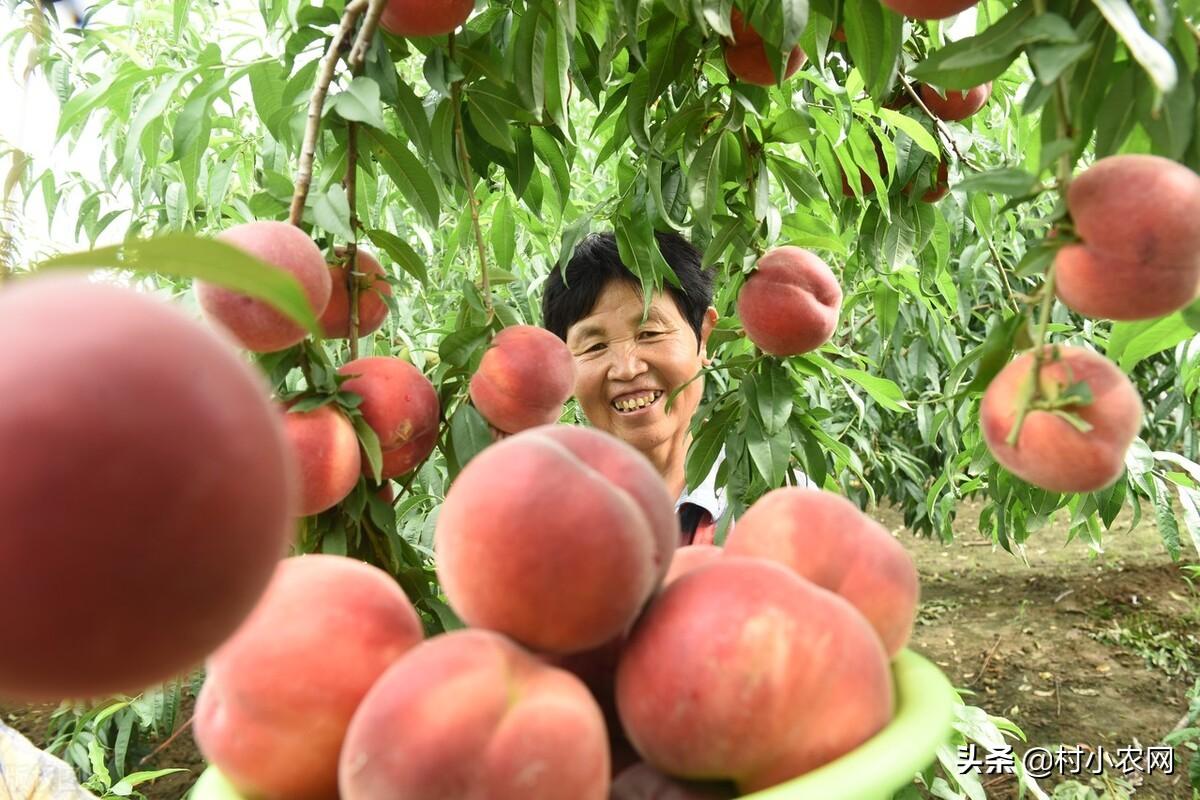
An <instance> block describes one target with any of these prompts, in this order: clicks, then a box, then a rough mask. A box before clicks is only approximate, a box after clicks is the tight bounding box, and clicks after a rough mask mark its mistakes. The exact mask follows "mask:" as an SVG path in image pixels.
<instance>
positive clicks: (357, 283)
mask: <svg viewBox="0 0 1200 800" xmlns="http://www.w3.org/2000/svg"><path fill="white" fill-rule="evenodd" d="M346 127H347V128H348V130H349V135H350V143H349V144H348V145H347V154H346V178H345V180H344V181H343V183H344V184H345V187H346V202H347V203H349V204H350V241H348V242H346V291H348V292H349V294H348V295H347V299H348V300H349V303H350V330H349V331H348V332H347V333H348V334H349V336H350V360H351V361H353V360H354V359H356V358H358V293H359V290H360V287H361V286H362V284H363V281H362V276H361V273H359V271H358V212H357V211H356V210H355V205H356V204H355V196H356V191H355V189H356V181H355V175H354V172H355V170H356V169H357V168H358V135H357V134H358V126H357V125H355V124H354V123H353V122H350V123H348V124H347V126H346Z"/></svg>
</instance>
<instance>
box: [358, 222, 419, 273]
mask: <svg viewBox="0 0 1200 800" xmlns="http://www.w3.org/2000/svg"><path fill="white" fill-rule="evenodd" d="M367 236H368V237H369V238H370V239H371V241H372V242H373V243H374V244H376V245H378V246H379V247H381V248H382V249H383V251H384V252H385V253H387V254H388V255H389V256H391V257H392V260H393V261H395V262H396V263H397V264H399V265H400V268H401V269H403V270H404V271H405V272H407V273H408V274H409V275H412V276H413V277H414V278H416V279H417V281H418V282H420V283H421V285H425V284H426V283H427V282H428V276H427V275H426V273H425V259H423V258H421V257H420V256H419V255H417V252H416V251H415V250H413V249H412V247H410V246H409V244H408V242H406V241H404V240H403V239H401V238H400V237H399V236H397V235H396V234H394V233H389V232H388V231H382V230H379V229H378V228H372V229H370V230H368V231H367Z"/></svg>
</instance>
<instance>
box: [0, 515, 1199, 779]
mask: <svg viewBox="0 0 1200 800" xmlns="http://www.w3.org/2000/svg"><path fill="white" fill-rule="evenodd" d="M980 508H981V506H980V505H978V504H972V503H967V504H964V505H963V506H962V507H961V508H960V511H959V518H958V520H957V522H956V525H955V531H956V537H957V538H956V540H955V542H954V543H953V544H950V545H942V544H941V542H939V541H936V540H929V539H918V538H915V537H913V536H911V535H910V534H909V533H908V532H907V531H905V530H904V529H903V526H902V522H901V520H902V516H901V515H900V514H899V513H897V512H895V511H894V510H891V509H887V508H884V509H880V510H878V511H877V512H875V513H873V516H875V517H876V518H877V519H879V520H880V521H881V522H882V523H884V524H885V525H887V526H888V528H889V530H893V531H897V532H898V534H899V536H900V538H901V541H903V542H904V543H905V545H906V546H907V547H908V548H909V550H910V552H911V553H912V554H913V557H914V559H915V560H916V562H917V565H918V568H919V570H920V573H921V580H922V604H921V611H920V614H919V617H918V625H917V627H916V630H915V632H914V635H913V639H912V643H911V647H912V649H914V650H916V651H917V652H919V653H921V654H922V655H924V656H926V657H927V658H929V659H931V660H932V661H934V662H935V663H937V664H938V665H939V666H940V667H941V668H942V669H943V671H944V672H945V673H946V675H947V676H948V677H949V678H950V680H951V682H952V683H953V684H954V685H955V686H956V687H958V688H960V689H966V690H970V691H972V692H974V694H973V695H971V696H969V697H968V702H969V703H971V704H972V705H977V706H980V707H982V708H983V709H985V710H986V711H988V712H989V713H991V714H993V715H998V716H1003V717H1007V718H1008V719H1010V720H1012V721H1013V722H1015V723H1016V724H1017V725H1019V726H1020V727H1021V729H1022V730H1023V731H1024V732H1025V734H1026V736H1027V739H1028V741H1027V743H1024V744H1023V743H1021V742H1019V741H1014V742H1013V745H1014V750H1015V752H1016V753H1017V754H1018V755H1019V754H1021V753H1023V752H1024V751H1025V750H1026V749H1027V748H1028V747H1030V746H1044V747H1048V748H1051V749H1053V748H1054V747H1055V746H1057V745H1059V744H1065V745H1067V746H1074V745H1082V746H1085V747H1088V748H1098V747H1103V748H1104V749H1105V750H1106V751H1107V752H1108V753H1109V755H1110V756H1114V757H1115V755H1116V753H1117V750H1118V748H1123V747H1130V746H1141V747H1148V746H1150V745H1152V744H1155V745H1156V744H1159V743H1160V742H1161V739H1162V737H1163V736H1164V735H1165V734H1166V733H1168V732H1169V731H1171V729H1172V728H1173V727H1174V726H1175V725H1176V723H1177V722H1178V721H1179V720H1180V718H1181V717H1182V716H1183V715H1184V713H1185V712H1186V710H1187V699H1186V693H1187V690H1188V689H1189V688H1190V686H1191V685H1192V682H1193V681H1194V680H1195V678H1196V677H1198V676H1200V640H1198V639H1197V638H1196V636H1195V635H1194V634H1195V633H1196V632H1197V630H1198V628H1197V622H1198V621H1200V592H1197V591H1196V590H1193V588H1192V586H1191V585H1190V584H1189V583H1188V582H1187V581H1186V580H1185V577H1184V575H1185V573H1184V572H1183V570H1182V569H1181V567H1180V564H1174V563H1172V562H1171V560H1170V558H1169V557H1168V556H1167V554H1166V551H1165V549H1164V548H1163V545H1162V542H1161V541H1160V540H1159V538H1158V534H1157V532H1156V530H1155V527H1154V524H1153V522H1152V521H1151V520H1146V519H1143V521H1142V522H1141V524H1139V525H1138V526H1137V528H1134V529H1132V530H1131V529H1130V526H1129V517H1128V516H1126V515H1123V516H1122V517H1121V518H1119V519H1118V522H1117V525H1116V526H1115V527H1114V529H1113V530H1112V531H1109V532H1106V534H1105V539H1104V546H1103V552H1102V553H1097V552H1094V551H1093V549H1092V548H1091V547H1090V546H1089V544H1088V543H1087V542H1084V541H1080V540H1076V541H1073V542H1071V543H1065V541H1066V534H1067V526H1066V518H1065V516H1063V517H1061V518H1058V519H1056V521H1055V524H1052V525H1051V526H1049V527H1047V528H1045V529H1043V530H1041V531H1039V532H1037V533H1035V534H1033V536H1032V537H1031V538H1030V541H1029V542H1028V543H1027V548H1026V551H1025V554H1024V555H1025V558H1026V559H1027V560H1028V562H1029V563H1028V565H1026V564H1025V563H1024V562H1023V561H1022V560H1021V559H1019V558H1017V557H1014V556H1012V555H1010V554H1008V553H1006V552H1004V551H1003V550H1000V549H999V548H994V547H992V546H991V543H990V542H988V541H986V540H984V539H983V538H982V537H981V536H980V534H979V533H978V532H977V521H978V517H979V510H980ZM1196 560H1197V559H1196V557H1195V553H1194V551H1191V550H1188V551H1185V555H1184V559H1183V562H1181V563H1186V562H1189V561H1190V562H1193V563H1194V562H1195V561H1196ZM192 706H193V701H192V699H191V698H185V701H184V707H183V709H182V711H181V713H180V716H179V719H180V720H187V719H188V718H189V717H190V716H191V711H192ZM51 710H53V709H52V707H46V706H43V707H23V708H0V716H2V717H3V718H4V720H5V722H7V724H9V725H11V726H13V727H15V728H17V729H18V730H20V731H22V732H23V733H24V734H25V735H26V736H28V737H29V738H30V739H32V740H33V741H34V742H35V743H36V744H38V745H39V746H44V745H45V744H46V741H47V727H48V721H49V713H50V711H51ZM1188 758H1189V754H1188V753H1187V752H1186V751H1185V750H1182V749H1180V750H1179V751H1177V752H1176V758H1175V774H1174V775H1172V776H1168V775H1164V774H1161V773H1152V774H1150V775H1133V776H1132V781H1133V784H1134V785H1135V786H1136V787H1137V788H1136V792H1135V796H1136V797H1138V798H1169V799H1170V800H1175V798H1188V797H1190V796H1191V791H1190V790H1189V789H1188V787H1187V779H1186V774H1187V759H1188ZM165 767H184V768H186V769H188V770H189V771H188V772H186V773H179V774H177V775H171V776H168V777H166V778H162V779H160V780H158V781H156V782H155V783H153V784H143V785H142V786H141V787H139V788H140V789H141V790H142V791H143V792H144V793H145V794H146V795H147V797H150V798H153V799H154V800H158V799H159V798H161V799H162V800H178V798H182V797H184V796H185V795H186V793H187V790H188V788H189V787H190V786H191V785H192V783H193V782H194V781H195V778H196V776H198V775H199V774H200V771H201V770H202V769H203V767H204V764H203V760H202V759H201V757H200V755H199V753H198V752H197V750H196V746H195V742H194V741H193V740H192V737H191V733H190V730H187V731H182V732H181V733H180V735H179V736H177V738H176V739H175V740H174V741H173V742H171V743H170V744H169V745H168V746H166V747H165V748H163V749H162V751H161V752H160V753H158V754H157V755H155V756H154V757H153V758H152V759H151V760H149V761H148V762H147V763H145V764H142V765H140V766H138V767H136V768H137V769H155V768H165ZM1110 776H1111V778H1119V777H1124V776H1122V774H1121V772H1120V771H1119V770H1111V769H1110ZM1066 779H1067V778H1066V777H1052V778H1047V779H1045V780H1042V781H1040V784H1041V786H1042V787H1043V788H1044V789H1045V790H1046V791H1047V792H1048V793H1049V792H1052V791H1053V787H1054V785H1055V784H1056V783H1058V782H1060V781H1062V780H1066ZM985 785H986V786H987V789H988V797H989V798H993V799H995V800H1007V799H1008V798H1015V797H1016V796H1017V794H1016V791H1015V788H1014V781H1013V780H1012V779H1011V778H1008V777H1005V776H996V777H992V778H989V779H988V780H987V781H985Z"/></svg>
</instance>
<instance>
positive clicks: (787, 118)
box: [766, 108, 816, 144]
mask: <svg viewBox="0 0 1200 800" xmlns="http://www.w3.org/2000/svg"><path fill="white" fill-rule="evenodd" d="M815 134H816V128H815V126H814V123H813V117H812V114H810V113H809V112H808V111H807V110H805V109H804V108H785V109H784V110H783V111H781V112H780V113H779V114H778V115H777V116H776V117H775V118H774V119H773V120H771V124H770V127H768V129H767V134H766V139H768V140H770V141H774V142H784V143H786V144H794V143H796V142H803V141H807V140H808V139H811V138H812V137H813V136H814V135H815Z"/></svg>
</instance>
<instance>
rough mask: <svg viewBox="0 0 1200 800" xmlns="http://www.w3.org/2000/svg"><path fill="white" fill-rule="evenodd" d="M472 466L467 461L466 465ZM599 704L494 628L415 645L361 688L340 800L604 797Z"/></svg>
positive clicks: (573, 681)
mask: <svg viewBox="0 0 1200 800" xmlns="http://www.w3.org/2000/svg"><path fill="white" fill-rule="evenodd" d="M472 463H473V462H472ZM609 781H610V779H609V754H608V747H607V741H606V735H605V731H604V718H603V717H602V716H601V715H600V709H599V708H597V707H596V703H595V701H594V700H592V698H591V696H590V695H588V692H587V689H586V688H585V687H584V686H583V684H582V683H580V682H579V680H578V679H577V678H575V677H574V676H573V675H571V674H569V673H567V672H564V671H563V670H560V669H555V668H554V667H551V666H548V665H546V664H544V663H542V662H541V661H539V660H538V659H537V658H534V657H533V656H532V655H530V654H529V653H527V652H525V651H524V650H522V649H521V648H520V647H518V646H517V645H515V644H514V643H513V642H511V641H510V640H508V639H506V638H505V637H503V636H501V635H500V634H497V633H493V632H491V631H484V630H469V629H467V630H457V631H452V632H450V633H447V634H443V635H441V636H437V637H435V638H433V639H430V640H429V641H427V642H424V643H423V644H421V645H419V646H417V647H416V648H414V649H413V650H412V651H411V652H410V653H408V654H407V655H406V656H404V658H402V659H401V660H400V661H398V662H397V663H396V664H395V665H393V666H392V667H391V669H389V670H388V671H387V672H386V673H384V675H383V677H381V678H380V679H379V682H378V683H376V684H375V686H373V687H372V688H371V691H370V692H369V693H368V694H367V696H366V698H365V699H364V700H363V702H362V705H361V706H359V709H358V711H356V712H355V714H354V719H353V720H352V721H351V723H350V730H349V732H348V733H347V735H346V743H345V746H344V747H343V749H342V755H341V765H340V778H339V785H340V787H341V798H342V800H375V798H381V797H395V798H404V800H457V799H458V798H480V799H481V800H482V798H487V800H529V798H538V799H539V800H606V798H607V796H608V789H609Z"/></svg>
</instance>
